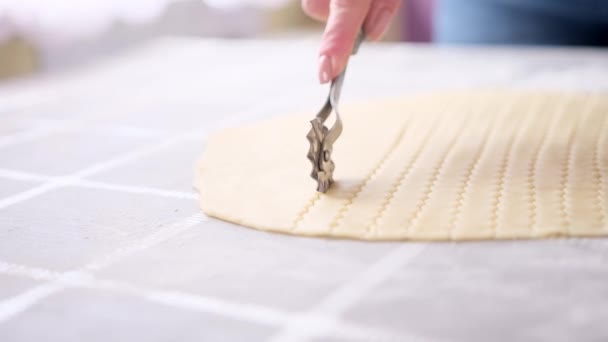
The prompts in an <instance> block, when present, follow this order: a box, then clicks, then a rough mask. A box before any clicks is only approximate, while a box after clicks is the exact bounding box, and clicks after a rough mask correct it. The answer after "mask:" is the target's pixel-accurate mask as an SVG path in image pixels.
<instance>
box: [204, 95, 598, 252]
mask: <svg viewBox="0 0 608 342" xmlns="http://www.w3.org/2000/svg"><path fill="white" fill-rule="evenodd" d="M341 112H343V113H344V114H343V121H344V132H343V134H342V136H341V137H340V138H339V140H338V141H337V143H336V144H335V145H334V155H333V158H334V161H335V163H336V170H335V174H334V178H335V180H336V182H335V183H334V185H333V186H332V188H331V189H330V190H329V191H328V192H327V193H326V194H320V193H317V192H316V191H315V189H316V184H315V181H314V180H313V179H311V178H310V176H309V175H310V171H311V168H312V166H311V165H310V162H309V161H308V160H307V158H306V153H307V151H308V142H307V140H306V138H305V136H306V133H307V132H308V130H309V129H310V126H309V120H310V119H311V117H312V116H313V114H314V113H306V114H299V115H291V116H284V117H279V118H275V119H271V120H269V121H265V122H260V123H256V124H252V125H248V126H244V127H239V128H234V129H228V130H225V131H222V132H220V133H219V134H216V135H214V136H212V137H211V138H210V140H209V142H208V146H207V148H206V151H205V153H204V156H203V158H202V159H201V161H200V163H199V164H198V167H197V175H196V184H195V185H196V187H197V189H198V190H199V192H200V204H201V207H202V209H203V210H204V211H205V213H207V214H208V215H210V216H213V217H216V218H219V219H222V220H226V221H230V222H233V223H237V224H241V225H244V226H247V227H252V228H256V229H261V230H267V231H274V232H281V233H289V234H297V235H309V236H311V235H312V236H328V237H344V238H354V239H365V240H403V239H410V240H451V239H452V240H471V239H511V238H538V237H549V236H599V235H608V225H607V223H606V222H607V220H608V199H607V196H606V195H607V193H608V132H607V131H608V96H606V94H586V93H540V92H511V91H469V92H454V93H444V94H428V95H418V96H404V97H402V98H396V99H391V100H382V101H375V102H370V103H361V104H352V105H348V106H344V107H343V108H341Z"/></svg>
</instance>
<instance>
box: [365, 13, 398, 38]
mask: <svg viewBox="0 0 608 342" xmlns="http://www.w3.org/2000/svg"><path fill="white" fill-rule="evenodd" d="M391 18H392V15H391V12H390V11H389V10H387V9H382V10H380V11H378V12H376V14H375V15H374V16H373V17H372V20H371V22H370V29H369V31H370V32H369V33H368V34H369V35H370V36H372V37H376V38H380V36H382V35H383V34H384V32H385V31H386V29H387V28H388V24H389V23H390V21H391Z"/></svg>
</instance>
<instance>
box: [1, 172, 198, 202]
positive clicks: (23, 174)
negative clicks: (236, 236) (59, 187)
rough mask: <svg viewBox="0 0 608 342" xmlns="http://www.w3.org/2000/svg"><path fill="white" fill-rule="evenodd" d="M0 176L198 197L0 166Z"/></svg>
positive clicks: (177, 192) (76, 185)
mask: <svg viewBox="0 0 608 342" xmlns="http://www.w3.org/2000/svg"><path fill="white" fill-rule="evenodd" d="M0 178H8V179H13V180H24V181H36V182H47V183H50V182H57V181H62V182H63V183H64V184H65V185H66V186H75V187H83V188H90V189H101V190H110V191H116V192H124V193H132V194H150V195H155V196H162V197H173V198H181V199H197V198H198V196H197V195H196V194H195V193H193V192H186V191H175V190H165V189H158V188H153V187H147V186H131V185H121V184H112V183H106V182H99V181H91V180H86V179H78V178H74V179H70V178H62V177H53V176H46V175H41V174H36V173H30V172H22V171H16V170H9V169H2V168H0Z"/></svg>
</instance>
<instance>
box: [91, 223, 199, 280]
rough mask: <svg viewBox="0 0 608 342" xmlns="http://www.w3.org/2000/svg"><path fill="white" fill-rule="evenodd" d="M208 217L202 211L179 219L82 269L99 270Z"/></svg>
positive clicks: (177, 233) (179, 232) (167, 238)
mask: <svg viewBox="0 0 608 342" xmlns="http://www.w3.org/2000/svg"><path fill="white" fill-rule="evenodd" d="M207 220H208V218H207V216H206V215H204V214H202V213H197V214H194V215H192V216H189V217H187V218H185V219H183V220H180V221H177V222H175V223H173V224H171V225H168V226H166V227H163V228H161V229H159V230H157V231H156V232H154V233H152V234H150V235H148V236H146V237H145V238H143V239H141V240H140V241H138V242H136V243H134V244H131V245H129V246H127V247H124V248H120V249H118V250H116V251H114V252H112V253H110V254H108V255H106V256H105V257H102V258H100V259H98V260H97V261H93V262H90V263H88V264H87V265H85V266H84V267H83V268H82V270H84V271H88V272H94V271H98V270H100V269H102V268H105V267H107V266H109V265H111V264H113V263H115V262H117V261H119V260H121V259H124V258H125V257H128V256H130V255H133V254H134V253H136V252H138V251H141V250H144V249H148V248H150V247H152V246H155V245H157V244H159V243H161V242H163V241H166V240H169V239H170V238H172V237H174V236H176V235H179V234H181V233H182V232H184V231H186V230H188V229H190V228H192V227H193V226H195V225H197V224H199V223H202V222H205V221H207Z"/></svg>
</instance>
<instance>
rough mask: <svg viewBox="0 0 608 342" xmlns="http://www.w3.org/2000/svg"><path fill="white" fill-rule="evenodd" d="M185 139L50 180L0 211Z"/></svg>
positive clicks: (1, 202)
mask: <svg viewBox="0 0 608 342" xmlns="http://www.w3.org/2000/svg"><path fill="white" fill-rule="evenodd" d="M185 139H188V135H181V136H177V137H173V138H169V139H166V140H164V141H162V142H160V143H158V144H155V145H152V146H146V147H142V148H139V149H135V150H132V151H130V152H127V153H124V154H122V155H120V156H118V157H116V158H112V159H109V160H107V161H103V162H99V163H96V164H93V165H91V166H89V167H86V168H84V169H82V170H80V171H77V172H75V173H73V174H71V175H68V176H66V177H58V178H54V179H53V180H50V181H48V182H46V183H44V184H41V185H39V186H37V187H34V188H31V189H29V190H26V191H23V192H20V193H18V194H15V195H12V196H9V197H6V198H4V199H2V200H0V210H2V209H5V208H7V207H9V206H11V205H14V204H17V203H20V202H23V201H25V200H28V199H31V198H34V197H36V196H39V195H41V194H44V193H47V192H49V191H51V190H54V189H57V188H60V187H62V186H66V185H70V184H73V183H76V181H79V180H80V179H81V178H84V177H87V176H92V175H94V174H96V173H99V172H102V171H106V170H108V169H112V168H115V167H117V166H119V165H121V164H124V163H128V162H130V161H132V160H135V159H138V158H141V157H144V156H146V155H149V154H152V153H155V152H157V151H159V150H162V149H164V148H167V147H169V146H171V145H174V144H176V143H179V142H181V141H183V140H185Z"/></svg>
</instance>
